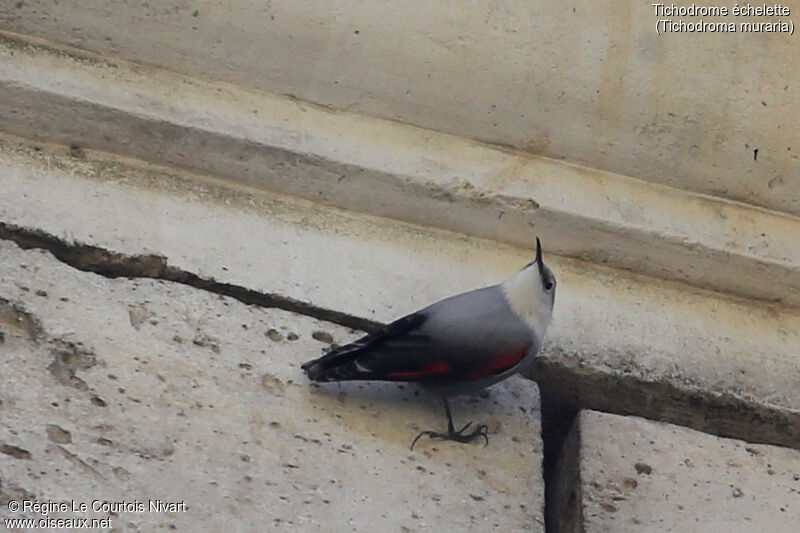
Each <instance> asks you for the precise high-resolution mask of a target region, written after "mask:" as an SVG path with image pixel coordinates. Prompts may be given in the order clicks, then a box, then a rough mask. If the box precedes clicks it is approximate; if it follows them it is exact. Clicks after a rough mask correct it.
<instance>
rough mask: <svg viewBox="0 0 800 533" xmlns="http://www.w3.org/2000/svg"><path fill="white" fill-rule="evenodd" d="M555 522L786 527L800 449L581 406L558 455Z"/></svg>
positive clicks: (582, 526)
mask: <svg viewBox="0 0 800 533" xmlns="http://www.w3.org/2000/svg"><path fill="white" fill-rule="evenodd" d="M560 460H561V463H562V464H561V468H562V470H561V474H563V476H562V477H561V479H560V480H559V483H560V484H561V486H560V487H559V496H560V498H561V507H560V512H561V513H562V514H561V517H560V518H561V525H562V529H560V531H586V532H587V533H591V532H601V531H608V532H612V531H613V532H626V531H630V532H634V531H636V532H640V531H675V532H694V531H696V532H706V531H725V532H731V533H733V532H742V533H744V532H750V531H756V530H761V531H770V532H776V533H778V532H785V533H791V532H794V531H797V525H798V524H800V451H798V450H792V449H787V448H780V447H777V446H767V445H759V444H751V443H748V442H745V441H740V440H734V439H725V438H720V437H716V436H713V435H708V434H705V433H701V432H699V431H694V430H691V429H688V428H685V427H680V426H675V425H671V424H665V423H661V422H653V421H649V420H645V419H642V418H638V417H622V416H617V415H611V414H606V413H600V412H596V411H582V412H581V413H580V415H579V418H578V420H577V421H576V425H575V427H574V429H573V434H572V435H571V436H570V439H569V441H568V445H567V447H566V449H565V453H564V454H563V455H562V457H561V459H560Z"/></svg>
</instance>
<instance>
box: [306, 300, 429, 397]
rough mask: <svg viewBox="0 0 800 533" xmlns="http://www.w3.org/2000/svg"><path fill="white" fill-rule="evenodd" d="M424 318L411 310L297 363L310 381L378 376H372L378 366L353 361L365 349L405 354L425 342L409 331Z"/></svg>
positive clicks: (365, 351) (358, 358)
mask: <svg viewBox="0 0 800 533" xmlns="http://www.w3.org/2000/svg"><path fill="white" fill-rule="evenodd" d="M424 322H425V315H423V314H421V313H414V314H411V315H408V316H404V317H403V318H400V319H398V320H395V321H394V322H392V323H390V324H387V325H385V326H383V327H381V328H379V329H377V330H376V331H374V332H372V333H370V334H368V335H365V336H363V337H361V338H360V339H358V340H356V341H354V342H352V343H350V344H347V345H345V346H342V347H340V348H337V349H335V350H331V351H330V352H328V353H327V354H325V355H323V356H322V357H320V358H318V359H314V360H312V361H308V362H306V363H304V364H303V366H302V367H301V368H302V369H303V370H304V371H305V372H306V374H308V377H309V379H311V380H312V381H340V380H347V379H381V378H380V377H376V374H378V373H379V370H380V369H379V368H375V369H372V368H367V367H364V366H363V365H361V364H356V362H357V361H358V360H360V359H361V358H362V356H364V355H365V354H366V353H367V352H372V351H374V350H376V349H378V348H379V349H380V351H381V352H395V353H398V352H402V353H403V354H408V353H409V352H413V351H414V350H415V349H417V350H418V349H419V348H420V347H423V346H426V345H427V342H426V340H425V339H422V338H419V337H418V336H415V335H413V331H414V330H415V329H417V328H419V327H420V326H421V325H422V324H423V323H424Z"/></svg>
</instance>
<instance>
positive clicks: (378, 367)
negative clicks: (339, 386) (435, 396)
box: [303, 286, 533, 382]
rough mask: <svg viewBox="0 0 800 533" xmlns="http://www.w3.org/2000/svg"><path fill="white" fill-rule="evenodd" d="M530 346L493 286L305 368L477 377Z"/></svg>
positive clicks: (403, 376)
mask: <svg viewBox="0 0 800 533" xmlns="http://www.w3.org/2000/svg"><path fill="white" fill-rule="evenodd" d="M532 344H533V342H532V337H531V333H530V330H529V329H528V328H527V326H525V324H523V323H522V322H521V321H520V320H519V319H518V318H517V317H516V315H515V314H514V313H513V312H512V311H511V309H510V308H509V307H508V304H507V302H506V301H505V297H504V296H503V295H502V292H501V291H500V289H499V288H498V287H496V286H495V287H488V288H486V289H479V290H477V291H472V292H469V293H464V294H460V295H458V296H454V297H452V298H448V299H446V300H443V301H441V302H438V303H436V304H434V305H432V306H430V307H428V308H426V309H423V310H422V311H419V312H417V313H414V314H412V315H409V316H406V317H403V318H401V319H400V320H397V321H395V322H392V323H391V324H389V325H387V326H385V327H383V328H381V329H379V330H378V331H376V332H375V333H372V334H370V335H367V336H365V337H362V338H361V339H359V340H357V341H355V342H353V343H352V344H348V345H347V346H343V347H341V348H339V349H337V350H334V351H332V352H330V353H328V354H326V355H325V356H323V357H321V358H320V359H317V360H315V361H310V362H308V363H306V364H305V365H303V369H304V370H306V372H307V373H308V375H309V377H310V378H311V379H313V380H316V381H339V380H355V379H357V380H384V381H423V382H447V381H459V380H477V379H480V378H483V377H486V376H488V375H491V374H497V373H501V372H503V371H505V370H508V369H509V368H511V367H513V366H515V365H516V364H518V363H519V362H520V361H521V360H522V358H523V357H525V355H526V354H527V353H528V351H529V350H530V349H531V346H532Z"/></svg>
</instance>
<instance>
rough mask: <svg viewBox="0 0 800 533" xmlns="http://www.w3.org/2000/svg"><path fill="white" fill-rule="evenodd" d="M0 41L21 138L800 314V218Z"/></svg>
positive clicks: (10, 107) (10, 113)
mask: <svg viewBox="0 0 800 533" xmlns="http://www.w3.org/2000/svg"><path fill="white" fill-rule="evenodd" d="M20 39H21V38H20V37H19V36H14V35H11V34H7V33H6V34H3V38H2V39H1V40H0V57H2V62H0V99H2V100H3V102H4V105H3V106H2V107H1V108H0V121H1V122H2V124H3V128H4V129H5V130H6V131H9V132H12V133H15V134H19V135H23V136H28V137H30V138H36V139H40V140H44V141H52V142H57V143H62V144H65V145H75V146H80V147H89V148H97V149H101V150H107V151H111V152H116V153H120V154H123V155H130V156H134V157H139V158H142V159H145V160H148V161H153V162H157V163H164V164H169V165H176V166H180V167H183V168H189V169H192V170H195V171H200V172H205V173H211V174H214V175H216V176H218V177H220V178H223V179H229V180H232V181H236V182H240V183H245V184H249V185H255V186H258V187H263V188H267V189H269V190H273V191H276V192H280V193H286V194H291V195H294V196H298V197H302V198H307V199H312V200H314V201H321V202H325V203H329V204H332V205H336V206H340V207H345V208H348V209H353V210H356V211H360V212H365V213H373V214H380V215H382V216H389V217H394V218H397V219H399V220H404V221H409V222H413V223H419V224H424V225H430V226H434V227H439V228H444V229H448V230H453V231H458V232H461V233H466V234H470V235H475V236H478V237H482V238H488V239H492V240H496V241H501V242H507V243H510V244H512V245H516V246H525V247H528V246H530V244H531V242H532V241H533V237H534V234H536V235H538V236H540V237H541V238H542V239H543V241H544V242H545V243H546V245H547V247H548V250H550V251H551V252H553V253H557V254H561V255H565V256H571V257H577V258H580V259H586V260H589V261H593V262H598V263H605V264H608V265H610V266H614V267H619V268H624V269H629V270H633V271H636V272H641V273H644V274H647V275H652V276H656V277H660V278H666V279H675V280H680V281H685V282H687V283H690V284H693V285H696V286H700V287H706V288H710V289H713V290H719V291H723V292H729V293H733V294H738V295H743V296H747V297H751V298H759V299H767V300H777V301H783V302H785V303H788V304H791V305H795V306H798V305H800V240H799V239H800V220H798V219H796V218H793V217H790V216H785V215H781V214H778V213H775V212H770V211H766V210H763V209H759V208H754V207H750V206H747V205H744V204H738V203H734V202H730V201H724V200H719V199H716V198H711V197H708V196H703V195H699V194H694V193H689V192H685V191H681V190H677V189H671V188H668V187H665V186H660V185H654V184H650V183H646V182H643V181H638V180H635V179H631V178H629V177H625V176H620V175H616V174H611V173H607V172H601V171H596V170H591V169H587V168H582V167H577V166H573V165H569V164H566V163H562V162H558V161H555V160H550V159H546V158H542V157H536V156H531V155H528V154H523V153H518V152H509V151H506V150H502V149H498V148H496V147H492V146H489V145H483V144H480V143H477V142H474V141H470V140H466V139H462V138H458V137H453V136H448V135H445V134H440V133H436V132H433V131H427V130H422V129H419V128H414V127H410V126H405V125H402V124H399V123H395V122H389V121H383V120H378V119H372V118H366V117H361V116H356V115H352V114H348V113H341V112H335V111H331V110H328V109H324V108H320V107H316V106H312V105H308V104H304V103H302V102H298V101H296V100H293V99H291V98H285V97H276V96H270V95H267V94H263V93H255V92H251V91H247V90H244V89H240V88H236V87H233V86H230V85H225V84H219V83H210V82H204V81H200V80H196V79H191V78H186V77H183V76H180V75H178V74H173V73H169V72H164V71H159V70H154V69H151V68H147V67H142V66H137V65H132V64H128V63H124V62H117V61H114V62H109V61H107V60H104V59H102V58H98V57H95V56H93V55H91V54H88V53H84V52H78V51H75V50H66V49H62V48H55V47H52V46H50V45H45V44H42V43H38V44H31V43H29V42H26V41H24V40H20Z"/></svg>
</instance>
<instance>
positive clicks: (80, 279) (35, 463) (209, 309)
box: [0, 241, 543, 531]
mask: <svg viewBox="0 0 800 533" xmlns="http://www.w3.org/2000/svg"><path fill="white" fill-rule="evenodd" d="M0 256H1V257H2V258H3V260H2V261H0V298H3V299H4V301H7V302H13V305H15V306H16V307H15V309H18V310H19V312H22V311H23V310H24V312H25V313H27V315H26V316H30V317H35V319H36V320H37V322H39V323H40V324H41V333H40V337H41V339H39V340H34V339H32V338H28V337H26V336H24V335H15V336H9V337H8V338H7V339H6V343H5V344H4V345H3V347H2V350H3V352H2V354H3V355H2V357H0V443H2V448H0V451H2V453H3V454H5V455H3V457H7V459H3V460H0V479H2V481H3V487H4V490H6V489H5V488H6V487H8V488H9V489H8V490H11V488H12V487H17V488H18V489H19V490H17V491H16V492H13V493H12V492H9V493H8V494H9V495H6V496H3V497H4V498H6V499H13V497H15V496H14V495H15V494H33V495H35V498H37V499H38V500H40V501H45V500H52V501H69V500H75V501H77V502H86V503H87V504H90V503H91V502H92V501H93V500H108V501H111V502H119V501H133V500H138V501H140V502H147V501H148V500H155V499H162V500H164V501H165V502H181V501H184V502H186V505H187V511H186V512H171V513H159V512H154V513H124V512H123V513H118V514H117V515H111V520H112V525H114V526H118V527H120V528H124V529H126V530H127V529H129V528H130V529H137V528H138V529H140V530H154V529H155V528H156V527H168V526H170V525H174V526H176V527H179V528H180V529H187V530H198V528H199V529H203V530H220V531H221V530H229V529H234V530H236V529H239V530H247V531H254V530H260V529H264V528H267V529H270V528H277V527H278V526H282V527H295V528H300V529H302V530H303V531H350V530H359V531H376V530H382V531H383V530H386V531H389V530H398V529H400V527H401V526H405V527H407V528H408V529H409V530H412V531H419V530H430V531H446V530H453V531H455V530H461V531H465V530H471V529H472V530H475V529H503V530H506V529H508V530H515V531H516V530H531V531H543V523H542V507H543V483H542V477H541V470H540V466H541V442H540V437H539V418H538V416H539V411H538V394H537V390H536V386H535V385H534V384H533V383H532V382H530V381H527V380H524V379H521V378H519V379H514V380H511V381H509V382H507V383H505V384H501V385H498V386H496V387H494V388H493V389H491V391H490V392H489V394H488V396H487V397H486V398H482V397H475V398H472V397H467V398H464V399H461V400H458V401H456V402H455V403H454V404H453V408H454V416H455V418H456V422H457V423H459V422H461V423H465V422H466V421H467V420H475V421H491V420H496V422H495V423H494V424H493V427H494V428H495V430H496V433H494V434H491V435H490V444H489V446H488V447H486V448H484V447H483V446H481V445H480V444H476V445H458V444H453V443H444V442H439V441H428V440H421V441H420V442H419V443H418V444H417V446H416V448H415V450H414V451H413V452H411V451H409V445H410V443H411V440H412V439H413V437H414V436H415V435H416V434H417V433H418V432H419V431H421V430H423V429H431V428H433V429H441V428H442V427H443V425H444V423H445V418H444V414H443V413H442V412H441V411H442V408H441V406H440V405H439V403H438V402H437V401H436V400H435V399H433V398H429V397H427V396H425V395H424V394H421V393H420V391H419V390H417V389H416V388H415V387H412V386H408V385H402V384H386V383H384V384H381V383H375V384H368V383H358V384H342V385H337V384H329V385H326V386H312V385H310V384H309V383H308V381H307V380H306V378H305V377H304V376H303V374H302V372H301V371H300V368H299V367H300V364H301V363H302V362H303V361H304V360H305V359H307V358H310V357H313V356H314V355H316V354H318V353H320V351H321V350H322V349H323V348H324V345H321V344H320V342H319V341H317V340H314V339H313V338H312V333H313V332H315V331H325V332H327V333H328V334H329V335H331V337H332V340H334V341H335V342H338V343H344V342H347V341H348V340H351V339H354V338H356V337H357V336H358V332H353V331H349V330H347V329H346V328H342V327H340V326H337V325H334V324H330V323H322V322H319V321H317V320H314V319H311V318H308V317H305V316H302V315H297V314H293V313H288V312H285V311H281V310H276V309H262V308H258V307H254V306H247V305H244V304H241V303H240V302H238V301H236V300H233V299H230V298H221V297H220V296H219V295H216V294H212V293H208V292H205V291H202V290H197V289H194V288H190V287H186V286H183V285H179V284H175V283H167V282H162V281H157V280H128V279H122V278H120V279H107V278H104V277H100V276H98V275H95V274H91V273H85V272H80V271H77V270H75V269H72V268H70V267H68V266H66V265H64V264H62V263H59V262H58V261H56V260H55V259H53V258H52V257H51V256H50V255H49V254H47V253H45V252H40V251H22V250H20V249H18V248H17V247H16V246H15V245H13V244H10V243H8V242H6V241H0ZM22 264H25V265H28V266H29V268H21V265H22ZM34 280H36V281H37V282H38V283H39V284H40V285H43V286H44V288H45V289H46V290H47V291H48V293H49V294H51V295H52V296H53V297H52V298H35V297H32V296H31V293H29V292H25V291H23V290H22V289H21V288H20V285H21V284H29V285H33V281H34ZM66 295H68V296H69V301H68V302H63V301H61V299H60V297H61V296H66ZM143 299H146V300H147V302H148V303H147V307H148V309H150V310H152V311H153V312H155V313H156V314H157V315H158V317H159V320H158V322H157V323H156V324H151V325H148V327H141V328H139V329H136V328H133V327H131V324H130V313H129V309H130V308H131V306H132V305H135V304H136V302H141V301H143ZM8 305H11V304H10V303H9V304H8ZM242 324H245V325H247V326H248V327H247V328H242ZM276 326H277V327H281V328H283V327H285V328H287V329H290V330H291V331H295V332H299V338H298V339H297V340H295V341H294V342H291V343H288V342H272V341H270V340H268V339H267V338H266V337H265V336H264V333H263V332H264V331H267V330H268V329H269V328H270V327H276ZM176 336H180V337H181V338H184V339H192V338H194V339H198V338H201V339H218V344H216V346H218V350H216V351H215V350H211V349H208V345H207V344H206V343H205V342H201V343H187V342H183V343H178V342H175V341H174V340H173V339H174V338H175V337H176ZM56 339H58V340H56ZM65 339H68V340H65ZM54 345H56V346H58V347H59V348H58V352H57V353H58V354H59V357H60V361H61V364H62V366H63V365H69V366H64V368H66V369H68V370H69V372H70V373H71V374H68V375H72V376H74V377H75V378H76V379H80V380H81V381H82V382H83V383H85V389H81V388H75V387H74V386H72V385H71V384H70V383H69V382H66V383H65V382H63V381H61V380H60V379H59V378H58V377H57V376H55V375H54V374H53V373H52V372H51V371H49V370H48V366H49V365H51V364H52V362H53V357H54V355H53V346H54ZM88 354H91V358H90V356H89V355H88ZM63 428H69V431H68V432H67V431H66V430H65V429H63ZM15 490H16V489H15ZM8 515H9V513H8V510H7V508H6V507H3V508H2V509H0V516H3V517H5V516H8ZM55 516H62V515H60V514H58V513H56V515H55ZM64 516H72V517H75V516H76V515H74V514H72V513H68V514H67V515H64ZM80 516H84V515H80ZM85 516H109V514H108V513H100V514H92V513H87V514H86V515H85Z"/></svg>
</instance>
